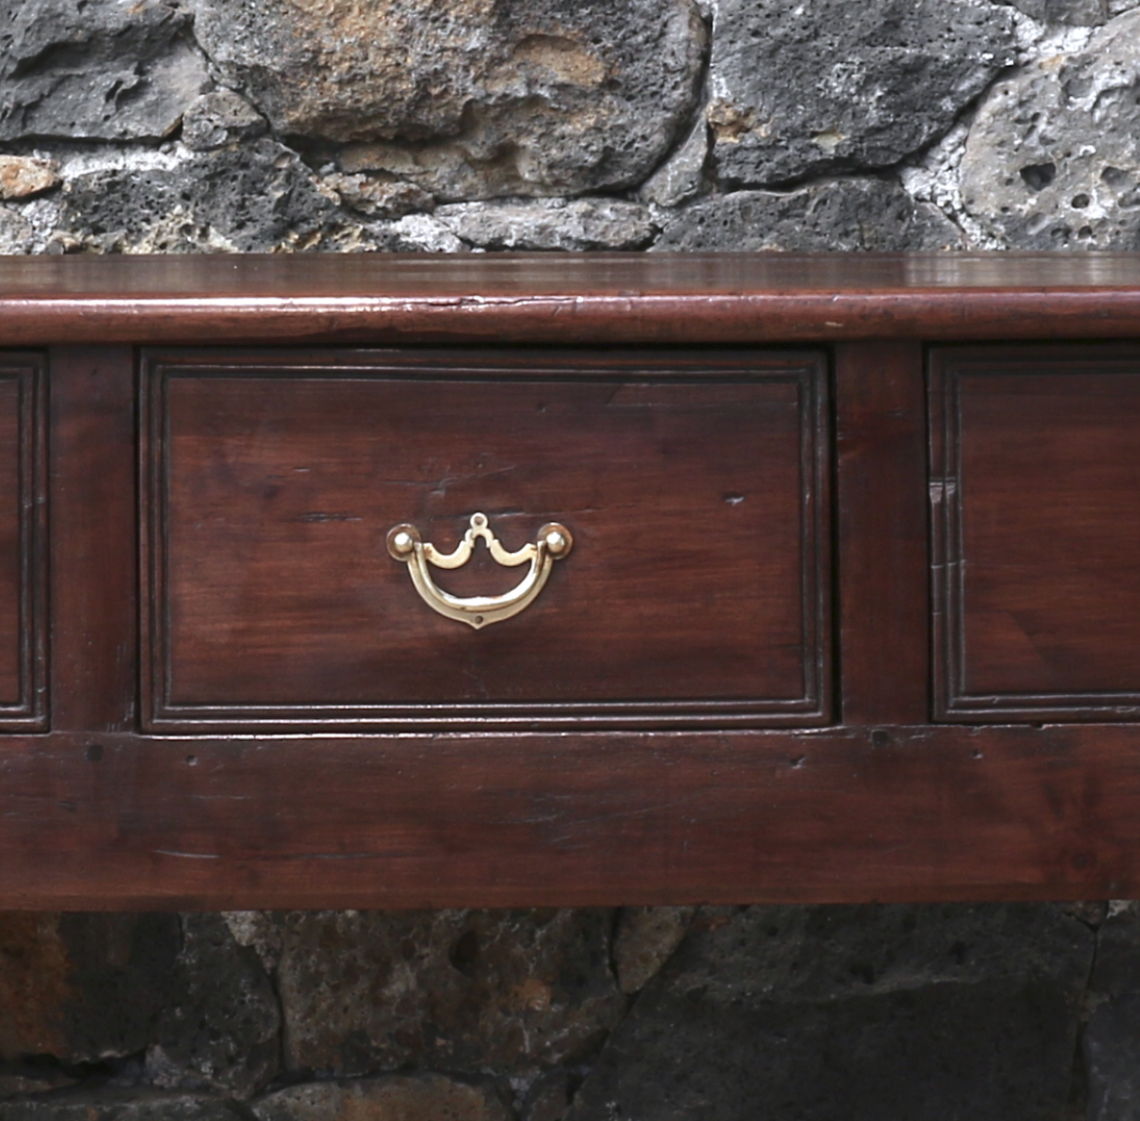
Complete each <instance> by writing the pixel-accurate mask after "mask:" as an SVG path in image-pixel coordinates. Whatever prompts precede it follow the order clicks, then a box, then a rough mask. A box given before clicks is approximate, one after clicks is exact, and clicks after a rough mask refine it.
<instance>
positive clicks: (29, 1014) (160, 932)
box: [0, 914, 180, 1063]
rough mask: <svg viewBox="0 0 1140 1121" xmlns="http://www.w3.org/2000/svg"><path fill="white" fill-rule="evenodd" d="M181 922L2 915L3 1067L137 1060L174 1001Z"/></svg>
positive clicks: (0, 1024) (0, 1042) (134, 917)
mask: <svg viewBox="0 0 1140 1121" xmlns="http://www.w3.org/2000/svg"><path fill="white" fill-rule="evenodd" d="M179 942H180V937H179V926H178V918H177V916H174V915H170V916H165V915H130V914H123V915H58V914H5V915H3V916H0V1058H4V1059H14V1058H18V1057H20V1056H23V1055H47V1056H52V1057H55V1058H57V1059H61V1060H63V1061H64V1062H68V1063H78V1062H95V1061H98V1060H100V1059H104V1058H109V1057H112V1056H120V1055H129V1054H132V1053H134V1052H137V1051H141V1050H142V1049H143V1048H144V1047H145V1046H146V1045H147V1044H148V1043H149V1042H150V1039H151V1035H152V1032H153V1029H154V1024H155V1020H156V1018H157V1016H158V1013H159V1010H160V1009H161V1008H162V1007H163V1006H164V1005H165V1004H166V1003H168V1002H169V1001H170V1000H171V999H173V995H174V989H173V978H174V971H175V963H176V961H177V957H178V951H179Z"/></svg>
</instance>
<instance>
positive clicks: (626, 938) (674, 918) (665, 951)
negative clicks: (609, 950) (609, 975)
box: [614, 907, 696, 993]
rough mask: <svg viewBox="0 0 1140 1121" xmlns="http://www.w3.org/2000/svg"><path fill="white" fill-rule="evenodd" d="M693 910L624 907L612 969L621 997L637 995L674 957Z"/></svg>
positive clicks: (685, 908)
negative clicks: (625, 994) (613, 969)
mask: <svg viewBox="0 0 1140 1121" xmlns="http://www.w3.org/2000/svg"><path fill="white" fill-rule="evenodd" d="M695 909H696V908H694V907H626V908H624V909H623V910H622V913H621V918H620V919H619V921H618V930H617V937H616V938H615V939H614V966H615V968H616V970H617V976H618V984H619V985H620V986H621V991H622V992H623V993H636V992H640V991H641V990H642V989H643V988H645V986H646V985H647V984H648V983H649V982H650V981H651V980H652V979H653V978H654V977H656V976H657V973H658V971H659V970H660V969H661V967H662V966H663V965H664V964H665V963H666V962H667V961H668V960H669V958H670V957H672V956H673V953H674V951H675V950H676V949H677V947H678V946H679V945H680V944H681V940H682V939H683V938H684V937H685V933H686V931H688V929H689V922H690V920H691V919H692V917H693V912H694V911H695Z"/></svg>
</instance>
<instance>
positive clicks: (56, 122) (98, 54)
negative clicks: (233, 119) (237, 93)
mask: <svg viewBox="0 0 1140 1121" xmlns="http://www.w3.org/2000/svg"><path fill="white" fill-rule="evenodd" d="M0 29H2V30H0V89H2V90H3V95H2V97H0V140H12V139H16V138H18V137H22V136H59V137H68V138H70V139H80V138H86V139H102V140H116V139H119V140H128V139H130V140H139V139H147V138H151V139H156V138H159V137H163V136H167V135H169V134H170V133H171V132H173V131H174V129H175V128H177V127H178V123H179V121H180V120H181V117H182V111H183V110H184V109H185V108H186V106H187V105H189V104H190V102H191V101H193V100H194V98H195V97H197V96H198V94H200V93H202V92H203V91H204V90H205V89H207V88H208V85H209V78H208V76H207V73H206V63H205V60H204V59H203V57H202V54H201V52H200V51H199V50H198V49H197V48H196V46H195V44H194V42H193V39H192V38H191V36H190V30H189V29H190V16H189V13H188V12H187V11H186V10H185V8H184V7H183V6H181V5H179V4H177V3H171V2H169V0H140V2H139V3H134V4H126V3H119V2H117V0H7V2H0Z"/></svg>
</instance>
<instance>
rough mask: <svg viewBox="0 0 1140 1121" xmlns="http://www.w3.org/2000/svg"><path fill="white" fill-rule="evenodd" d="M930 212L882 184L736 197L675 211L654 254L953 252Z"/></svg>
mask: <svg viewBox="0 0 1140 1121" xmlns="http://www.w3.org/2000/svg"><path fill="white" fill-rule="evenodd" d="M961 243H962V235H961V233H960V231H959V230H958V229H957V227H955V226H954V225H953V223H951V222H950V221H949V220H948V219H947V218H945V217H944V216H943V215H942V213H941V212H940V211H939V210H937V209H936V208H935V207H933V206H930V205H928V204H926V203H918V202H915V201H914V199H912V198H911V197H910V195H908V194H907V193H906V191H904V190H903V189H902V188H901V187H899V186H898V185H897V184H895V183H889V182H886V181H884V180H880V179H835V180H829V181H825V182H822V183H814V184H812V185H811V186H807V187H802V188H800V189H799V190H796V191H788V192H774V191H734V192H731V193H729V194H725V195H713V196H711V197H709V198H704V199H700V200H698V201H696V202H694V203H691V204H690V205H689V206H687V207H683V208H682V209H680V210H678V211H677V212H676V213H675V214H674V215H673V217H672V218H671V220H670V221H669V223H668V224H667V225H666V227H665V229H664V231H663V232H662V234H661V237H660V238H659V239H658V240H657V242H656V243H655V244H654V246H653V248H654V249H657V250H664V249H670V250H706V249H720V250H730V251H736V252H742V253H743V252H756V251H758V250H798V251H804V252H808V251H823V250H844V251H852V250H883V251H893V250H904V249H943V248H949V249H953V248H958V247H960V246H961Z"/></svg>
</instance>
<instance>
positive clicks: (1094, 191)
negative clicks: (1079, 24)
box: [961, 11, 1140, 249]
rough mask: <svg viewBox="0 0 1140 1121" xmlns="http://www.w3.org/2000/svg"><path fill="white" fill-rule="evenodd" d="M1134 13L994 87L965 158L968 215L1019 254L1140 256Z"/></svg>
mask: <svg viewBox="0 0 1140 1121" xmlns="http://www.w3.org/2000/svg"><path fill="white" fill-rule="evenodd" d="M1138 101H1140V11H1137V12H1132V13H1128V14H1125V15H1122V16H1118V17H1117V18H1116V19H1114V20H1112V21H1111V22H1110V23H1107V24H1105V26H1104V27H1103V28H1101V30H1100V31H1099V32H1097V34H1096V35H1095V36H1094V37H1093V38H1092V39H1091V40H1090V41H1089V44H1088V46H1087V47H1086V48H1085V49H1084V50H1082V51H1080V52H1078V53H1076V54H1071V55H1067V56H1066V55H1062V56H1056V57H1053V58H1049V59H1045V60H1042V61H1041V62H1038V63H1036V64H1034V65H1032V66H1028V67H1026V68H1024V69H1023V70H1020V71H1018V72H1017V73H1016V74H1015V75H1014V76H1013V77H1011V78H1009V79H1008V80H1006V81H1003V82H1000V83H999V84H998V85H996V86H995V87H994V89H993V90H992V91H991V92H990V94H989V96H988V97H987V98H986V100H985V101H984V102H983V104H982V106H981V108H980V109H979V110H978V114H977V117H976V119H975V121H974V125H973V127H972V128H971V130H970V135H969V138H968V140H967V142H966V151H965V154H964V156H963V158H962V170H961V176H962V187H961V193H962V200H963V204H964V206H965V208H966V210H967V212H968V213H969V214H970V215H972V216H973V218H974V219H975V220H976V221H977V222H979V223H980V224H981V225H982V226H983V227H984V228H986V229H987V230H989V231H990V232H991V233H992V234H993V235H994V236H996V237H998V238H1000V239H1001V240H1002V241H1003V242H1004V243H1005V244H1007V245H1009V246H1010V247H1013V248H1019V249H1066V248H1087V249H1136V248H1140V104H1138Z"/></svg>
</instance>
